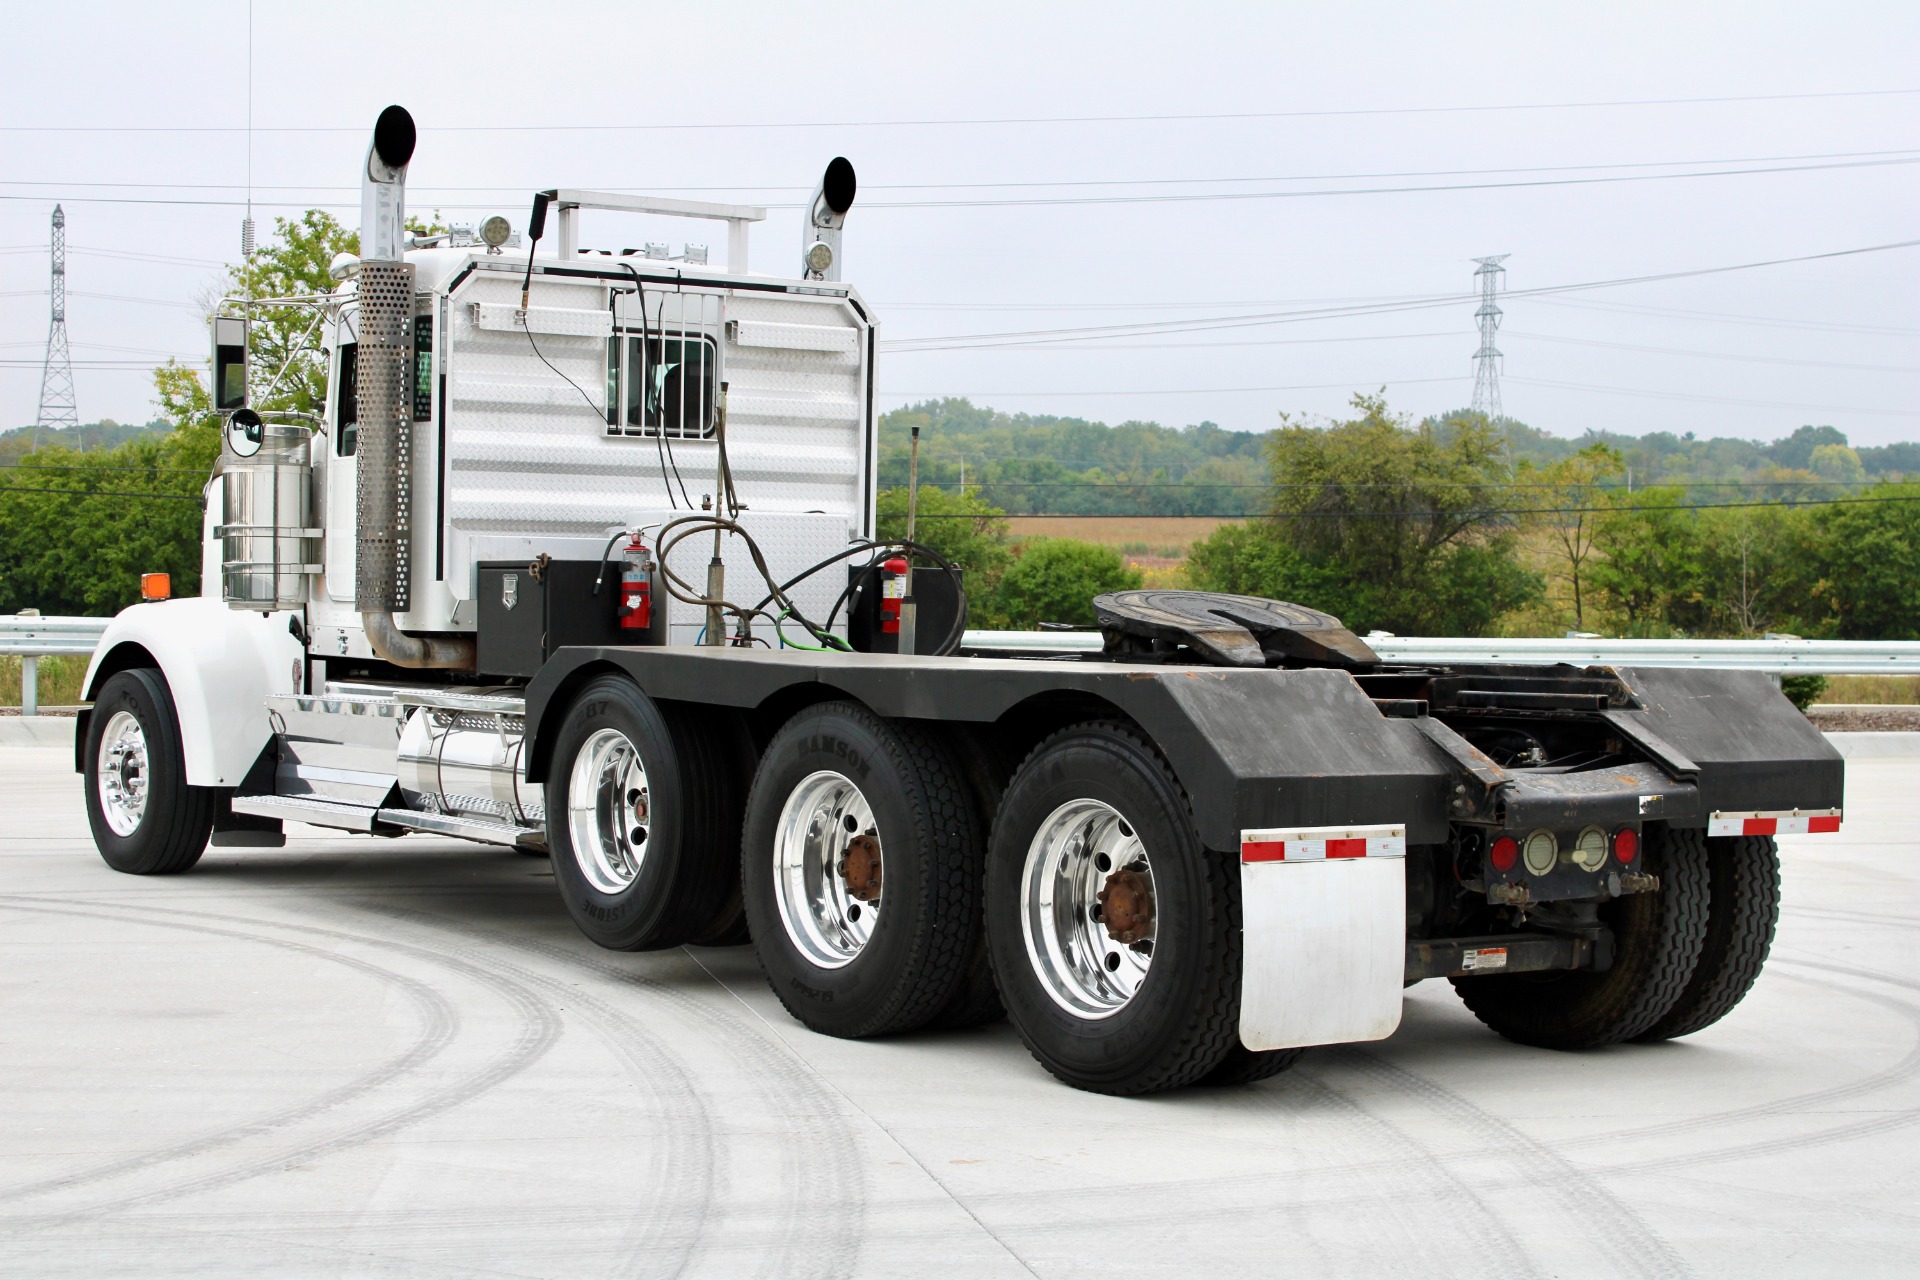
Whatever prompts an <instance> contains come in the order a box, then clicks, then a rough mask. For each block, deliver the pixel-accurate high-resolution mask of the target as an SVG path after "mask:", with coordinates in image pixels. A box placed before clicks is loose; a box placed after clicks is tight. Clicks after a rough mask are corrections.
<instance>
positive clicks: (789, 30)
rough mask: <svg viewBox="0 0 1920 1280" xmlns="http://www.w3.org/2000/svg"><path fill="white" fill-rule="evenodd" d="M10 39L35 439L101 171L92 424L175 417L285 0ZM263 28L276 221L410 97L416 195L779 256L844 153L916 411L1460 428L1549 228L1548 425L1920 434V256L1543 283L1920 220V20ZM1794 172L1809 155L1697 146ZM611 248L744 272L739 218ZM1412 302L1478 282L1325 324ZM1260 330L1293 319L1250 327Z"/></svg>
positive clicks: (792, 250)
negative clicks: (1301, 416)
mask: <svg viewBox="0 0 1920 1280" xmlns="http://www.w3.org/2000/svg"><path fill="white" fill-rule="evenodd" d="M8 26H9V30H8V34H7V45H8V49H9V55H10V56H9V57H8V59H7V74H6V76H5V77H4V78H0V126H4V128H3V130H0V197H4V199H0V425H6V426H11V425H15V424H24V423H28V422H31V421H32V420H33V417H34V413H35V407H36V404H37V401H38V396H39V388H40V367H39V361H40V356H41V350H42V346H43V344H44V341H45V336H46V328H47V299H46V294H45V290H46V278H47V261H46V253H45V245H46V237H47V225H48V215H49V213H50V212H51V209H52V207H53V204H54V202H55V201H56V200H59V201H62V202H64V204H65V207H66V212H67V220H68V243H69V251H70V254H71V257H70V261H69V264H68V288H69V291H70V298H71V301H70V303H69V307H68V325H69V330H70V332H71V335H72V340H73V344H74V346H73V354H74V360H75V378H76V381H77V383H78V396H79V408H80V414H81V417H82V418H83V419H86V420H92V419H96V418H99V417H102V416H107V417H112V418H116V419H119V420H122V421H142V420H145V419H146V418H147V417H149V416H150V415H151V413H152V412H153V408H152V403H151V386H150V379H149V376H148V373H147V372H146V370H147V369H148V368H149V367H150V366H151V364H152V363H153V362H154V361H155V360H156V359H158V358H164V357H165V356H166V355H169V354H172V355H178V356H181V357H182V358H186V359H193V360H202V359H204V348H205V341H206V340H205V336H204V328H203V327H202V323H201V321H200V318H199V312H198V307H197V305H196V303H195V299H196V298H197V297H200V296H202V295H204V294H205V293H206V292H207V291H208V289H209V287H210V286H211V285H212V284H213V282H214V281H216V280H217V278H218V266H217V264H218V263H219V262H221V261H224V260H226V259H229V258H231V257H233V256H234V255H235V254H236V253H237V252H238V247H239V238H240V219H241V216H242V211H241V208H240V205H241V203H242V202H244V200H245V198H246V194H247V185H246V184H247V181H248V163H247V151H248V137H247V133H246V131H245V126H246V123H247V112H248V87H247V86H248V77H247V49H248V34H247V33H248V8H247V6H246V4H245V3H242V2H239V0H226V2H224V3H211V4H192V3H172V4H168V5H153V4H139V5H133V4H113V5H110V4H87V3H65V4H60V5H21V6H19V7H17V8H13V9H10V11H9V21H8ZM252 46H253V66H254V74H253V90H252V98H253V121H254V133H253V137H252V153H253V160H252V182H253V195H254V201H255V209H256V217H257V218H258V219H259V220H260V223H261V226H262V229H263V232H265V231H267V230H269V229H270V227H271V220H272V218H273V217H274V216H275V215H283V216H284V215H288V214H292V213H295V212H297V211H298V210H301V209H305V208H307V207H310V206H313V205H326V206H330V207H332V208H334V209H335V210H336V211H337V212H338V213H339V214H340V215H341V216H342V217H343V218H346V219H348V220H354V219H357V216H358V213H357V208H358V206H357V195H356V190H357V187H356V183H357V178H358V163H359V160H360V157H361V155H362V153H363V151H364V149H365V147H366V139H367V136H368V133H369V131H370V128H371V125H372V122H373V120H374V117H375V116H376V115H377V114H378V112H379V110H380V108H381V107H383V106H385V105H386V104H387V103H389V102H399V103H402V104H404V105H405V106H407V107H408V108H409V109H410V110H411V111H412V112H413V114H414V117H415V119H416V120H417V121H418V122H419V124H420V128H421V136H420V144H419V149H418V151H417V152H416V154H415V157H414V162H413V165H412V169H411V173H410V177H409V200H410V205H411V207H412V208H413V209H414V210H415V211H417V212H420V213H422V214H428V213H431V212H432V211H433V210H435V209H440V210H444V211H445V212H446V214H447V215H448V217H449V219H451V220H465V219H477V218H480V217H484V216H485V215H487V214H489V213H496V212H497V213H504V214H506V215H507V216H508V217H509V218H511V219H512V221H513V223H514V225H515V227H516V229H517V228H519V227H520V226H521V225H522V224H523V223H524V220H525V217H526V207H527V199H528V195H529V193H530V192H531V191H532V190H533V189H534V188H536V187H547V186H555V185H559V186H580V187H590V188H602V189H620V190H648V191H655V192H661V193H675V194H687V195H697V196H700V197H702V198H707V199H716V200H729V201H742V202H759V203H764V204H766V205H768V206H770V208H771V212H770V214H769V217H768V220H767V222H766V223H764V224H762V225H760V226H759V227H757V228H756V229H755V233H754V236H755V238H754V245H753V265H754V267H755V269H756V270H760V271H765V272H778V273H781V274H789V273H791V272H792V270H793V268H794V266H795V264H796V260H797V257H798V250H799V245H798V235H799V232H798V225H799V214H798V211H797V209H796V208H795V207H794V206H797V205H798V204H799V203H800V201H801V200H802V199H803V198H804V197H805V195H806V194H807V191H808V190H809V189H810V188H811V186H812V184H813V182H814V181H815V180H816V179H817V177H818V175H819V173H820V170H821V169H822V167H823V166H824V165H825V163H826V161H827V160H828V159H830V158H831V157H832V156H834V155H836V154H844V155H846V156H847V157H848V158H850V159H851V160H852V161H853V163H854V165H855V167H856V168H857V170H858V172H859V176H860V184H861V185H860V201H859V203H858V204H856V206H855V208H854V210H853V213H852V216H851V218H850V220H849V224H848V229H847V242H846V252H845V262H846V269H847V278H848V279H849V280H850V281H852V282H853V283H854V284H856V285H857V287H859V288H860V290H861V291H862V292H863V293H864V294H865V296H866V297H867V298H868V299H869V300H870V301H871V302H872V303H873V304H874V306H875V308H876V309H877V311H878V313H879V315H880V318H881V320H882V322H883V325H884V328H883V331H882V332H883V337H884V338H885V339H886V340H887V341H888V342H889V343H896V342H905V343H906V345H905V346H902V347H894V348H892V349H889V350H886V351H885V353H884V354H883V356H882V359H881V365H880V375H879V386H880V389H881V392H882V393H883V407H892V406H895V405H898V404H900V403H903V402H905V401H907V400H910V399H917V398H920V397H925V396H935V395H965V396H969V397H972V398H973V399H974V400H976V401H978V402H982V403H986V404H991V405H994V406H997V407H1000V408H1004V409H1008V410H1025V411H1029V412H1034V413H1057V414H1075V415H1080V416H1085V417H1090V418H1097V419H1104V420H1106V421H1110V422H1111V421H1121V420H1124V419H1128V418H1141V419H1148V420H1153V421H1159V422H1163V423H1167V424H1170V425H1186V424H1190V423H1194V422H1199V421H1202V420H1212V421H1215V422H1218V423H1220V424H1221V425H1223V426H1226V427H1230V428H1234V429H1238V430H1265V429H1267V428H1269V427H1271V426H1273V425H1274V424H1275V423H1276V421H1277V417H1276V415H1277V414H1278V413H1280V412H1283V411H1284V412H1290V413H1306V414H1329V413H1335V412H1338V411H1339V410H1340V409H1341V407H1342V406H1343V405H1344V403H1345V402H1346V400H1347V398H1348V396H1350V395H1351V394H1352V393H1353V392H1354V391H1356V390H1367V389H1373V388H1377V387H1379V386H1381V385H1385V386H1386V387H1387V391H1388V396H1389V400H1390V402H1391V404H1392V405H1393V406H1394V407H1395V408H1397V409H1402V410H1405V411H1407V412H1409V413H1412V414H1415V415H1421V414H1426V413H1430V412H1437V411H1443V410H1446V409H1449V408H1454V407H1458V406H1462V405H1465V404H1466V403H1467V402H1468V400H1469V399H1470V397H1471V393H1472V387H1473V363H1472V356H1473V352H1474V350H1475V347H1476V344H1477V339H1476V335H1475V332H1474V318H1473V312H1474V305H1473V303H1472V302H1471V301H1467V300H1465V295H1466V294H1467V293H1469V292H1470V291H1471V289H1472V288H1473V274H1472V273H1473V270H1474V266H1473V262H1472V259H1474V258H1476V257H1481V256H1485V255H1490V254H1501V253H1504V254H1508V255H1510V257H1509V258H1508V259H1507V262H1506V266H1507V269H1508V276H1507V280H1506V286H1507V288H1508V289H1510V290H1512V291H1513V293H1512V296H1510V297H1508V298H1507V299H1506V300H1505V302H1504V304H1503V305H1504V306H1505V310H1506V320H1505V328H1504V329H1503V331H1502V334H1501V337H1500V347H1501V349H1502V350H1503V351H1504V352H1505V353H1506V358H1505V364H1504V369H1505V376H1504V380H1503V392H1504V399H1505V407H1506V410H1507V412H1508V414H1510V415H1511V416H1513V417H1516V418H1519V419H1521V420H1522V421H1525V422H1528V423H1531V424H1532V425H1534V426H1536V427H1540V428H1542V429H1544V430H1547V431H1551V432H1554V433H1556V434H1561V435H1569V436H1571V435H1578V434H1579V433H1580V432H1581V431H1583V430H1586V429H1588V428H1594V427H1604V428H1611V429H1614V430H1620V431H1627V432H1634V433H1638V432H1643V431H1649V430H1673V431H1687V430H1692V431H1695V432H1698V433H1699V434H1702V435H1736V436H1743V437H1756V438H1761V439H1771V438H1773V437H1775V436H1779V435H1783V434H1786V433H1788V432H1791V431H1792V430H1793V429H1794V428H1795V427H1797V426H1799V425H1800V424H1802V423H1808V422H1815V423H1832V424H1834V425H1835V426H1838V427H1840V428H1841V429H1842V430H1844V431H1845V432H1846V433H1847V435H1848V436H1849V437H1850V438H1851V439H1852V440H1853V441H1854V443H1856V444H1875V443H1884V442H1887V441H1891V440H1900V439H1916V438H1920V372H1917V370H1920V349H1917V343H1916V339H1917V338H1920V249H1913V248H1907V249H1896V250H1890V251H1884V252H1878V253H1868V254H1859V255H1855V256H1848V257H1839V258H1830V259H1827V260H1824V261H1814V262H1802V263H1795V264H1790V265H1782V266H1772V267H1765V268H1760V269H1754V270H1742V271H1733V272H1724V273H1719V274H1712V275H1704V276H1695V277H1691V278H1682V279H1675V280H1667V281H1661V282H1652V283H1640V284H1631V285H1624V286H1619V287H1609V288H1602V289H1593V290H1588V291H1582V292H1578V293H1561V294H1545V295H1537V296H1525V291H1527V290H1534V289H1542V288H1550V287H1554V286H1562V285H1568V284H1575V283H1585V282H1597V281H1609V280H1619V279H1622V278H1626V277H1637V276H1646V275H1657V274H1662V273H1670V272H1688V271H1698V270H1701V269H1705V268H1715V267H1728V266H1737V265H1740V264H1747V263H1757V262H1763V261H1770V260H1775V259H1782V258H1798V257H1805V256H1808V255H1815V254H1828V253H1834V252H1837V251H1841V250H1852V249H1861V248H1866V247H1870V246H1879V245H1887V244H1892V243H1896V242H1899V241H1904V240H1913V239H1920V217H1916V211H1917V210H1920V200H1917V199H1916V197H1920V166H1916V164H1915V163H1914V162H1915V161H1916V160H1920V127H1917V126H1920V6H1916V5H1914V4H1912V3H1894V2H1887V3H1878V4H1846V3H1831V2H1829V3H1822V4H1818V5H1814V4H1792V5H1787V4H1758V3H1738V4H1735V3H1728V4H1722V5H1684V6H1677V5H1674V4H1673V3H1671V0H1667V2H1664V3H1649V4H1629V3H1622V2H1621V0H1610V2H1609V3H1607V4H1605V5H1584V6H1573V5H1563V4H1552V5H1517V4H1516V5H1462V4H1441V3H1434V4H1412V3H1404V4H1343V5H1338V6H1333V5H1306V4H1294V5H1278V4H1270V3H1268V4H1245V5H1230V4H1214V5H1208V4H1196V3H1188V4H1185V5H1171V4H1166V3H1158V4H1139V5H1135V4H1124V3H1112V2H1111V0H1109V2H1107V3H1099V4H1089V5H1066V4H1051V3H1035V2H1033V0H1028V2H1027V3H1021V4H986V3H980V2H978V0H975V2H973V3H967V4H945V5H939V6H932V5H917V4H901V3H893V4H876V5H852V4H845V5H842V4H831V5H804V6H803V5H794V4H790V3H789V4H724V5H723V4H714V5H704V6H701V5H686V4H675V5H670V6H653V5H644V4H637V3H618V4H604V5H602V4H569V3H548V4H526V3H522V4H515V5H490V4H481V3H472V2H471V0H466V2H463V3H460V4H455V5H426V6H420V5H399V4H393V3H391V2H390V0H389V2H388V3H380V4H360V3H344V2H340V0H334V2H332V3H327V4H324V5H314V4H286V3H278V2H277V0H256V3H255V5H254V8H253V37H252ZM1702 99H1719V101H1701V100H1702ZM1736 99H1737V100H1736ZM1653 100H1664V101H1653ZM1619 104H1631V105H1619ZM1478 108H1486V109H1478ZM589 126H597V127H589ZM604 126H621V127H618V128H607V127H604ZM1753 169H1772V170H1789V171H1787V172H1773V173H1758V174H1756V173H1750V172H1748V173H1734V174H1728V175H1726V176H1680V177H1675V176H1672V175H1676V174H1682V175H1686V174H1701V173H1705V172H1708V171H1724V170H1753ZM1654 175H1659V176H1654ZM1594 179H1606V180H1605V181H1594ZM1618 179H1628V180H1624V181H1621V180H1618ZM1541 184H1548V185H1541ZM1434 187H1441V188H1451V189H1446V190H1407V189H1406V188H1434ZM1392 188H1397V189H1398V190H1383V189H1392ZM1316 192H1319V193H1323V194H1313V193H1316ZM1330 192H1332V193H1354V194H1325V193H1330ZM1356 192H1357V193H1356ZM1222 197H1230V198H1222ZM584 238H585V241H586V242H587V243H589V244H598V245H605V246H610V247H618V246H625V245H637V244H640V243H641V242H643V241H644V240H648V239H656V240H670V241H671V242H672V243H673V244H674V245H675V247H676V249H677V247H678V245H679V244H680V243H681V242H683V241H685V240H688V239H692V240H696V241H712V242H713V244H714V250H715V253H714V257H715V260H716V261H719V260H720V259H721V258H722V257H723V256H724V255H723V253H722V249H723V245H724V239H725V237H724V234H722V233H721V232H720V229H719V227H718V225H717V224H710V223H691V222H672V221H660V222H649V221H642V220H634V219H624V220H623V219H614V218H608V219H607V220H605V221H598V222H589V223H588V226H587V234H586V236H585V237H584ZM1408 300H1426V301H1430V302H1431V301H1434V300H1439V301H1440V302H1441V305H1430V306H1426V307H1422V308H1409V309H1400V310H1387V309H1376V310H1374V311H1372V312H1371V313H1369V314H1360V315H1354V314H1345V315H1333V316H1327V315H1299V314H1290V313H1301V312H1315V311H1320V312H1324V311H1326V310H1328V309H1333V310H1336V311H1337V310H1340V309H1343V308H1344V309H1348V310H1349V311H1351V309H1352V308H1354V307H1355V306H1357V305H1372V304H1382V303H1386V304H1391V303H1400V302H1406V301H1408ZM1276 313H1278V317H1279V318H1278V319H1277V320H1276ZM1235 316H1250V317H1261V318H1263V322H1259V323H1247V324H1241V325H1233V326H1227V327H1223V326H1222V325H1221V324H1220V323H1216V322H1220V321H1223V320H1225V319H1226V318H1228V317H1235ZM1172 321H1184V322H1191V324H1190V325H1189V326H1188V327H1184V328H1183V327H1179V326H1170V325H1169V324H1168V322H1172ZM1131 325H1144V326H1148V327H1147V328H1144V329H1137V330H1120V331H1119V332H1117V333H1114V334H1105V333H1103V334H1099V335H1097V336H1095V337H1094V338H1092V339H1091V340H1089V338H1087V337H1086V336H1084V335H1076V334H1073V333H1062V332H1059V331H1063V330H1066V331H1073V330H1085V329H1089V328H1104V327H1106V326H1131ZM1005 334H1014V335H1022V336H1020V337H1017V338H999V337H982V336H981V335H1005ZM938 338H953V339H956V341H953V342H939V341H917V342H916V341H908V340H928V339H938ZM1063 339H1073V340H1063Z"/></svg>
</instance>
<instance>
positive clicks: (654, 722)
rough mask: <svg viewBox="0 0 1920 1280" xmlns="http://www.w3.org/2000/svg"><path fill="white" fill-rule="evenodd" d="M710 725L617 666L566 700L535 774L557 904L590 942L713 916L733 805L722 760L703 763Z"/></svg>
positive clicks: (722, 903)
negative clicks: (657, 697) (543, 765)
mask: <svg viewBox="0 0 1920 1280" xmlns="http://www.w3.org/2000/svg"><path fill="white" fill-rule="evenodd" d="M712 732H713V730H712V729H711V728H710V726H708V725H706V724H705V723H703V722H702V721H701V720H699V719H698V718H697V717H694V716H691V715H688V714H686V713H685V712H684V711H683V710H681V709H680V708H677V707H672V706H666V707H663V706H662V705H660V704H658V703H656V702H654V701H653V699H651V698H649V697H648V696H647V695H646V694H644V693H642V692H641V691H640V689H639V687H638V686H637V685H635V684H634V683H633V682H632V681H631V680H629V679H627V678H626V677H624V676H602V677H600V678H599V679H597V680H594V681H593V682H592V683H591V684H589V685H587V686H586V687H585V688H584V689H582V690H581V691H580V694H579V696H578V697H577V698H576V699H575V700H574V703H573V705H572V706H571V707H569V708H568V709H567V713H566V718H565V719H564V720H563V721H562V722H561V725H560V735H559V737H558V739H557V740H556V741H555V743H554V753H553V768H552V772H551V773H550V774H549V775H548V779H547V839H548V843H549V845H550V846H551V848H552V850H553V878H554V883H555V884H556V885H557V886H558V887H559V890H560V899H561V901H562V902H564V903H565V904H566V908H567V914H569V915H570V916H572V917H573V922H574V923H575V924H576V925H578V926H579V927H580V932H582V933H584V934H585V935H586V936H587V937H588V938H589V939H591V940H592V941H593V942H595V943H597V944H598V945H600V946H603V947H606V948H608V949H609V950H612V951H652V950H658V949H660V948H663V947H677V946H679V945H681V944H682V943H685V942H689V941H692V940H693V939H695V938H698V937H701V936H702V935H703V934H706V933H707V932H708V931H710V930H712V929H713V928H714V926H715V924H716V922H718V921H721V920H722V919H723V918H724V915H725V911H726V905H727V900H728V897H729V895H730V894H731V893H733V892H734V890H735V885H736V881H735V876H736V875H737V874H738V871H737V868H738V866H739V861H738V858H737V855H736V850H737V849H738V844H737V843H736V840H737V837H736V835H735V833H736V832H737V831H738V830H739V813H738V808H737V806H732V805H730V804H729V799H730V796H731V795H732V794H733V789H734V787H735V786H736V784H735V783H733V781H732V779H731V776H730V771H729V770H727V769H725V768H719V769H716V768H714V767H713V765H714V762H715V760H716V759H718V757H719V752H717V751H715V750H713V749H712V748H711V744H710V742H709V738H710V735H711V734H712ZM636 764H637V772H636V771H635V765H636ZM589 787H590V788H592V794H591V795H590V794H588V788H589ZM576 792H578V793H579V803H580V806H581V808H580V811H579V812H578V813H575V812H574V808H573V806H574V803H575V795H576ZM576 828H578V830H576ZM636 833H637V838H636ZM635 863H637V866H636V865H634V864H635Z"/></svg>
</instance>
